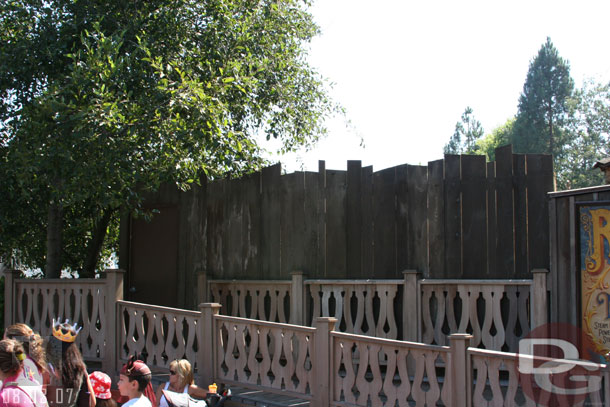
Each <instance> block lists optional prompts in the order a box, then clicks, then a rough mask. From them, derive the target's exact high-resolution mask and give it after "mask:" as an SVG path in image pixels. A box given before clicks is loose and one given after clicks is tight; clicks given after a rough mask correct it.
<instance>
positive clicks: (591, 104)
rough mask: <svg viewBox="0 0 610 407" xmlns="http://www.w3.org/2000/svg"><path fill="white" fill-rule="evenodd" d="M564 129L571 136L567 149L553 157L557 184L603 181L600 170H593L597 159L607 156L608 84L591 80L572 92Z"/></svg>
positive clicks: (565, 186)
mask: <svg viewBox="0 0 610 407" xmlns="http://www.w3.org/2000/svg"><path fill="white" fill-rule="evenodd" d="M570 107H571V109H572V112H573V113H572V114H571V115H570V121H569V122H568V125H567V131H568V132H569V133H570V134H571V135H572V137H571V139H570V144H569V146H568V148H566V149H565V152H564V154H562V155H561V156H560V157H559V159H558V160H557V165H556V173H557V187H558V188H559V189H572V188H583V187H589V186H594V185H600V184H603V183H604V178H603V175H602V173H601V172H600V171H599V170H597V169H595V170H594V169H593V165H594V164H595V162H596V161H598V160H599V159H601V158H604V157H608V156H610V84H599V83H595V82H593V81H591V80H589V81H587V82H585V84H584V85H583V88H582V89H579V90H577V91H576V92H575V95H574V98H573V99H572V101H571V104H570Z"/></svg>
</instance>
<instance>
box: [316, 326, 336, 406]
mask: <svg viewBox="0 0 610 407" xmlns="http://www.w3.org/2000/svg"><path fill="white" fill-rule="evenodd" d="M336 323H337V318H334V317H317V318H316V319H315V321H314V326H315V328H316V333H315V339H314V357H313V358H312V362H313V367H312V369H313V372H312V373H313V374H312V377H313V386H312V390H311V393H312V397H313V401H314V403H312V404H313V405H315V406H330V399H331V394H332V393H331V392H332V388H333V385H334V383H331V380H333V381H334V379H333V378H332V377H333V376H332V371H331V369H332V359H333V358H332V357H331V355H332V349H331V346H332V342H331V339H330V333H331V331H333V330H334V329H335V324H336Z"/></svg>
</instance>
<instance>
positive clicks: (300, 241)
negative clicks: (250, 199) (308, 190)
mask: <svg viewBox="0 0 610 407" xmlns="http://www.w3.org/2000/svg"><path fill="white" fill-rule="evenodd" d="M281 182H282V194H281V195H282V196H283V199H282V201H281V208H282V210H281V221H280V225H281V234H280V236H281V256H282V264H281V274H280V275H279V276H278V278H280V279H282V280H289V279H290V278H291V277H290V273H292V272H293V271H297V270H303V268H304V267H305V263H306V262H305V257H306V253H305V250H304V248H305V238H306V236H305V222H306V220H305V208H304V204H305V174H304V173H303V172H300V171H299V172H294V173H292V174H287V175H283V176H282V177H281Z"/></svg>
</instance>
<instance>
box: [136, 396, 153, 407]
mask: <svg viewBox="0 0 610 407" xmlns="http://www.w3.org/2000/svg"><path fill="white" fill-rule="evenodd" d="M135 406H136V407H152V403H151V402H150V400H149V399H148V397H146V396H142V397H140V398H139V399H138V400H137V401H136V402H135Z"/></svg>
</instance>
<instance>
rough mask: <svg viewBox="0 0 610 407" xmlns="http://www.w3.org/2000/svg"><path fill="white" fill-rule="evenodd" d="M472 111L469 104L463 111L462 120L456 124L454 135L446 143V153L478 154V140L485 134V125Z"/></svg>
mask: <svg viewBox="0 0 610 407" xmlns="http://www.w3.org/2000/svg"><path fill="white" fill-rule="evenodd" d="M472 112H473V110H472V108H471V107H470V106H467V107H466V109H465V110H464V113H462V117H461V121H459V122H457V123H456V124H455V131H454V133H453V136H451V138H450V139H449V142H448V143H447V144H446V145H445V148H444V150H443V151H444V153H445V154H476V152H477V150H478V145H477V141H478V140H479V139H480V138H481V137H482V136H483V127H482V126H481V122H479V121H478V120H476V119H475V118H474V115H473V113H472Z"/></svg>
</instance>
